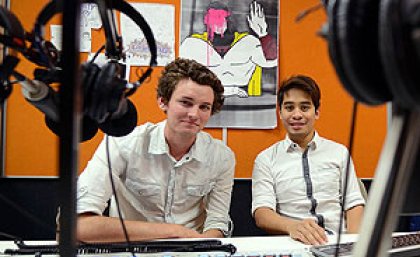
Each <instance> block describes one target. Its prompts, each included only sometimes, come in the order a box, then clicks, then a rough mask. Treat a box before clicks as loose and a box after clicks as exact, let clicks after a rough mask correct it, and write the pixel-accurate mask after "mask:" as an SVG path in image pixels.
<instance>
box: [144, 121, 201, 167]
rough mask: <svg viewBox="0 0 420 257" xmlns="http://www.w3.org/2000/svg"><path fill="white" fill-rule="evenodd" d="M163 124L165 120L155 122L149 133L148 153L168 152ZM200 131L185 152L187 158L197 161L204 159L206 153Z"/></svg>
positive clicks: (164, 124)
mask: <svg viewBox="0 0 420 257" xmlns="http://www.w3.org/2000/svg"><path fill="white" fill-rule="evenodd" d="M165 126H166V120H164V121H161V122H159V123H158V124H157V129H155V130H153V131H152V132H151V133H150V143H149V153H150V154H168V155H170V153H169V145H168V143H167V142H166V140H165ZM204 141H205V140H204V138H203V135H202V132H199V133H198V134H197V138H196V140H195V143H194V144H193V145H192V147H191V149H190V151H189V152H188V153H187V156H189V157H190V158H189V159H196V160H197V161H200V162H202V161H204V156H205V155H206V154H208V153H207V152H206V149H205V142H204Z"/></svg>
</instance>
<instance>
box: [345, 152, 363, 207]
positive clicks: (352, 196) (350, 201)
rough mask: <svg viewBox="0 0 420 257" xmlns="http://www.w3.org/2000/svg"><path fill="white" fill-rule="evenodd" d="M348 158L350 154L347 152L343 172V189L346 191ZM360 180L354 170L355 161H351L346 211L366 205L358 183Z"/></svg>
mask: <svg viewBox="0 0 420 257" xmlns="http://www.w3.org/2000/svg"><path fill="white" fill-rule="evenodd" d="M347 156H348V152H347V151H346V152H345V154H344V157H343V166H342V167H343V171H342V174H343V175H342V176H341V177H342V183H341V185H342V188H341V190H342V191H343V190H344V179H345V174H346V169H345V168H346V164H347ZM357 180H358V178H357V176H356V171H355V169H354V164H353V160H352V159H350V163H349V176H348V183H347V195H346V205H345V210H349V209H351V208H353V207H355V206H358V205H365V199H364V198H363V195H362V193H361V191H360V186H359V183H358V181H357Z"/></svg>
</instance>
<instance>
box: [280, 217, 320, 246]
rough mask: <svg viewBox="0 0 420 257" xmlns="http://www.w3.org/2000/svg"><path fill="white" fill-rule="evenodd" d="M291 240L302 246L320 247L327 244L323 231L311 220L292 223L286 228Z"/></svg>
mask: <svg viewBox="0 0 420 257" xmlns="http://www.w3.org/2000/svg"><path fill="white" fill-rule="evenodd" d="M288 231H289V235H290V237H291V238H293V239H295V240H298V241H301V242H302V243H304V244H310V245H320V244H325V243H326V242H327V240H328V239H327V235H326V234H325V230H324V229H323V228H321V227H320V226H319V225H318V224H317V223H316V222H315V220H313V219H304V220H300V221H297V222H294V223H293V224H291V225H290V226H289V227H288Z"/></svg>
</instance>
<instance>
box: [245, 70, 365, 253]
mask: <svg viewBox="0 0 420 257" xmlns="http://www.w3.org/2000/svg"><path fill="white" fill-rule="evenodd" d="M277 96H278V97H277V99H278V105H279V109H280V119H281V121H282V123H283V126H284V128H285V129H286V131H287V135H286V138H285V139H284V140H282V141H279V142H277V143H276V144H274V145H272V146H271V147H269V148H268V149H266V150H264V151H263V152H261V153H260V154H259V155H258V156H257V158H256V160H255V164H254V170H253V174H252V214H253V215H254V218H255V221H256V223H257V226H259V227H260V228H262V229H264V230H266V231H267V232H269V233H272V234H288V235H290V236H291V237H292V238H293V239H296V240H299V241H301V242H303V243H305V244H313V245H318V244H324V243H326V242H327V236H326V233H333V232H336V231H338V227H339V222H340V213H341V203H342V195H343V191H344V188H343V185H344V179H345V172H346V167H347V160H348V158H349V152H348V150H347V148H346V147H345V146H343V145H341V144H338V143H336V142H333V141H331V140H328V139H326V138H323V137H321V136H319V135H318V133H317V132H316V131H315V121H316V120H317V119H318V118H319V106H320V99H321V94H320V90H319V87H318V85H317V84H316V82H315V81H314V80H313V79H311V78H310V77H307V76H303V75H297V76H293V77H291V78H289V79H287V80H286V81H284V82H283V83H282V84H281V86H280V88H279V91H278V95H277ZM349 172H350V173H349V179H348V188H347V196H346V201H345V206H344V208H345V216H344V218H345V222H344V231H347V232H348V233H357V231H358V228H359V224H360V222H361V217H362V213H363V208H364V207H363V206H364V204H365V201H364V198H363V197H362V194H361V192H360V188H359V184H358V181H357V177H356V173H355V170H354V166H353V162H352V161H350V166H349Z"/></svg>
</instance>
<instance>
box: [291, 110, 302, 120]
mask: <svg viewBox="0 0 420 257" xmlns="http://www.w3.org/2000/svg"><path fill="white" fill-rule="evenodd" d="M292 117H293V118H294V119H300V118H302V112H301V111H300V110H299V109H295V110H293V113H292Z"/></svg>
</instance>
